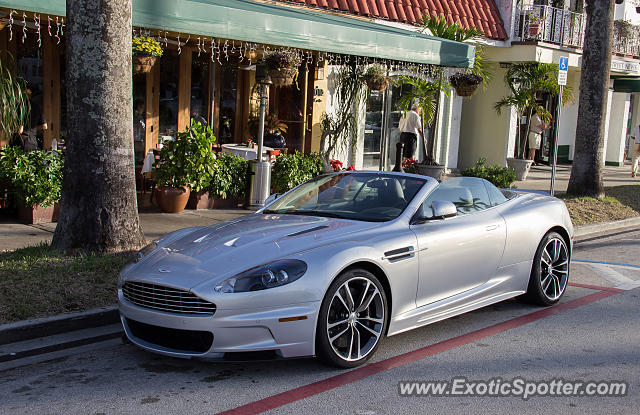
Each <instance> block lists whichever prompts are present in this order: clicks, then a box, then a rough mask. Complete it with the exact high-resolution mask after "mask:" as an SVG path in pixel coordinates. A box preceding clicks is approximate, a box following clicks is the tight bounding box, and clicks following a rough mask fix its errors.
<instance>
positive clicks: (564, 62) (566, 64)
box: [560, 56, 569, 71]
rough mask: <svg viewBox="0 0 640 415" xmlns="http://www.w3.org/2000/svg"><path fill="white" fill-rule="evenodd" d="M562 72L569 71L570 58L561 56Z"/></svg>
mask: <svg viewBox="0 0 640 415" xmlns="http://www.w3.org/2000/svg"><path fill="white" fill-rule="evenodd" d="M560 70H561V71H567V70H569V57H568V56H560Z"/></svg>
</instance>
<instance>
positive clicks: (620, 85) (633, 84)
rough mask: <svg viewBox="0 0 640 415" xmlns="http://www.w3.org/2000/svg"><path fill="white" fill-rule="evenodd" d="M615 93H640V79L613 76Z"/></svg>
mask: <svg viewBox="0 0 640 415" xmlns="http://www.w3.org/2000/svg"><path fill="white" fill-rule="evenodd" d="M612 78H614V80H613V91H614V92H628V93H631V92H640V77H637V76H612Z"/></svg>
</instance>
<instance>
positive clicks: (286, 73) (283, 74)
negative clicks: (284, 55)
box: [269, 68, 296, 87]
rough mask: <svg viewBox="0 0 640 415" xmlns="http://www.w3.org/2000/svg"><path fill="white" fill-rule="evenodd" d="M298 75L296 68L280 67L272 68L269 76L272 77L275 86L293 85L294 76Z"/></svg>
mask: <svg viewBox="0 0 640 415" xmlns="http://www.w3.org/2000/svg"><path fill="white" fill-rule="evenodd" d="M295 76H296V69H291V68H280V69H270V70H269V77H271V82H273V86H277V87H280V86H290V85H293V78H295Z"/></svg>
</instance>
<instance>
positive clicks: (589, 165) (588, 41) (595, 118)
mask: <svg viewBox="0 0 640 415" xmlns="http://www.w3.org/2000/svg"><path fill="white" fill-rule="evenodd" d="M614 7H615V4H614V2H612V1H611V0H587V1H586V12H587V24H586V33H585V39H584V52H583V55H582V75H581V76H580V100H579V106H578V126H577V128H576V141H575V143H576V144H575V146H576V147H575V154H574V158H573V166H572V167H571V177H570V178H569V186H568V188H567V193H569V194H572V195H578V196H592V197H602V196H604V184H603V182H602V164H603V157H604V148H603V147H604V125H605V119H606V116H607V97H608V92H609V73H610V71H611V42H612V38H613V12H614Z"/></svg>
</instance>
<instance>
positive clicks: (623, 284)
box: [579, 262, 640, 290]
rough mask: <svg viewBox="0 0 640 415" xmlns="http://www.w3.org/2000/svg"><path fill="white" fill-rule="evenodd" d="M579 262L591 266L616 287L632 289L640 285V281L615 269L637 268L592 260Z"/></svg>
mask: <svg viewBox="0 0 640 415" xmlns="http://www.w3.org/2000/svg"><path fill="white" fill-rule="evenodd" d="M579 264H581V265H584V266H586V267H589V268H591V269H592V270H594V271H595V272H596V273H597V274H598V276H600V277H602V278H604V279H605V280H607V281H609V282H611V283H613V284H614V287H615V288H619V289H621V290H632V289H634V288H637V287H640V281H638V280H634V279H633V278H629V277H628V276H626V275H623V274H621V273H619V272H618V271H616V270H615V269H614V268H618V269H626V270H637V268H634V267H628V266H624V265H610V264H608V265H605V264H597V263H591V262H579Z"/></svg>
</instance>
